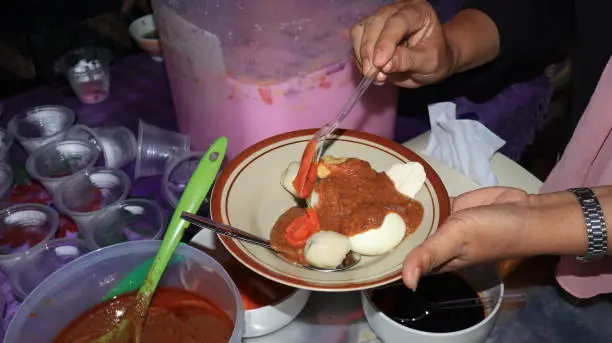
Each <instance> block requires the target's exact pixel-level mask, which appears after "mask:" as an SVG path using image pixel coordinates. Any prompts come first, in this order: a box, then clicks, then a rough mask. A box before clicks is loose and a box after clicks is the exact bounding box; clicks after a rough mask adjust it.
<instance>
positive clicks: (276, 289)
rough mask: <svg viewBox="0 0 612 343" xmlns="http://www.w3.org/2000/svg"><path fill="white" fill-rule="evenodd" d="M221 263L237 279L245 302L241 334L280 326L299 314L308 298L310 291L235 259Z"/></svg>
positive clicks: (262, 332) (260, 332)
mask: <svg viewBox="0 0 612 343" xmlns="http://www.w3.org/2000/svg"><path fill="white" fill-rule="evenodd" d="M223 266H224V267H225V269H226V270H227V272H228V273H229V274H230V276H231V277H232V279H233V280H234V282H235V283H236V286H237V287H238V291H239V292H240V297H241V299H242V304H243V305H244V311H245V313H244V316H245V330H244V337H259V336H263V335H267V334H270V333H272V332H275V331H278V330H280V329H281V328H283V327H285V326H286V325H288V324H289V323H291V322H292V321H293V320H294V319H295V318H296V317H297V316H298V315H299V314H300V312H301V311H302V309H304V306H306V303H307V302H308V299H309V298H310V291H308V290H304V289H296V288H293V287H289V286H286V285H283V284H280V283H278V282H275V281H272V280H269V279H266V278H264V277H262V276H260V275H258V274H256V273H255V272H253V271H251V270H250V269H248V268H246V267H245V266H243V265H242V264H241V263H240V262H238V261H236V260H234V259H231V260H230V261H228V262H225V263H223Z"/></svg>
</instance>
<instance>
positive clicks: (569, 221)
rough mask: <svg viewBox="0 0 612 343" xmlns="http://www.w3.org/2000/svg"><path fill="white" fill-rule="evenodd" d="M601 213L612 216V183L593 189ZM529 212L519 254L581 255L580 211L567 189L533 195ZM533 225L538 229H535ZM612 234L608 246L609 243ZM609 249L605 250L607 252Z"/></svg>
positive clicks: (583, 246) (583, 247)
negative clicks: (565, 190)
mask: <svg viewBox="0 0 612 343" xmlns="http://www.w3.org/2000/svg"><path fill="white" fill-rule="evenodd" d="M592 189H593V191H594V192H595V194H597V198H598V199H599V203H600V204H601V207H602V210H603V212H604V216H606V218H608V220H610V218H612V186H601V187H593V188H592ZM530 202H531V204H533V206H532V208H531V209H530V214H529V216H528V221H527V223H526V224H527V225H526V226H525V227H524V228H523V230H524V232H523V234H525V235H527V236H526V239H525V240H524V242H525V245H524V247H523V248H522V249H524V251H522V252H521V253H524V254H526V255H535V254H537V255H582V254H584V253H585V251H586V249H587V236H586V227H585V224H584V217H583V214H582V210H581V208H580V206H579V204H578V200H577V199H576V197H575V196H574V195H573V194H572V193H570V192H556V193H549V194H541V195H532V196H531V200H530ZM533 228H540V230H534V229H533ZM611 239H612V234H610V235H608V245H609V246H612V240H611ZM610 252H611V251H609V252H608V253H610Z"/></svg>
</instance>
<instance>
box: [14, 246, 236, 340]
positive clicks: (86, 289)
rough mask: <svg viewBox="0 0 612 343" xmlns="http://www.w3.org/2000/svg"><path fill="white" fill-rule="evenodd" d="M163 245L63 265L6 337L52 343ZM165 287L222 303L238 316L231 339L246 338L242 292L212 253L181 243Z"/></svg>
mask: <svg viewBox="0 0 612 343" xmlns="http://www.w3.org/2000/svg"><path fill="white" fill-rule="evenodd" d="M159 247H160V242H159V241H135V242H125V243H120V244H117V245H111V246H108V247H105V248H102V249H98V250H96V251H93V252H91V253H89V254H87V255H85V256H83V257H81V258H79V259H77V260H75V261H73V262H71V263H68V264H67V265H65V266H63V267H62V268H60V269H59V270H57V271H56V272H55V273H53V274H52V275H51V276H49V277H48V278H47V279H46V280H45V281H43V283H41V284H40V285H39V286H38V287H37V288H36V289H35V290H34V291H33V292H32V293H30V295H29V296H28V297H27V298H26V299H25V301H24V302H23V303H22V304H21V307H20V309H19V311H18V312H17V313H16V314H15V316H14V317H13V320H12V321H11V323H10V325H9V327H8V329H7V333H6V336H5V338H4V342H5V343H51V342H52V341H53V339H54V338H55V337H56V336H57V335H58V333H59V332H60V331H61V330H62V329H63V328H64V327H66V326H67V325H68V324H70V322H72V321H73V320H75V319H76V318H78V317H79V316H80V315H81V314H82V313H84V312H85V311H87V310H88V309H90V308H92V307H93V306H95V305H96V304H98V303H99V302H101V301H102V299H103V298H104V296H105V295H106V294H107V293H108V292H109V291H110V290H112V289H113V287H114V286H115V285H116V284H117V283H118V282H119V281H121V280H122V279H123V278H124V277H125V276H126V275H128V274H129V273H130V272H131V271H132V270H133V269H134V268H135V267H137V266H138V265H140V264H142V263H143V262H145V261H147V260H148V259H151V258H153V256H155V253H156V252H157V250H158V249H159ZM135 286H138V284H136V285H135ZM160 286H162V287H175V288H179V289H184V290H188V291H191V292H194V293H196V294H198V295H200V296H202V297H204V298H206V299H208V300H210V301H211V302H213V303H214V304H215V305H217V306H219V308H221V309H222V310H224V311H225V313H227V314H228V315H229V317H230V318H231V319H232V320H233V321H234V331H233V335H232V337H231V338H230V340H229V342H230V343H239V342H242V335H243V333H244V323H245V319H244V310H243V306H242V301H241V299H240V293H239V292H238V289H237V288H236V285H235V284H234V282H233V281H232V279H231V278H230V276H229V275H228V274H227V272H226V271H225V270H224V269H223V267H222V266H221V265H220V264H219V263H218V262H217V261H215V260H214V259H213V258H212V257H210V256H209V255H207V254H206V253H204V252H202V251H200V250H198V249H196V248H194V247H191V246H188V245H185V244H181V245H179V247H178V248H177V250H176V252H175V254H174V258H173V261H171V263H170V264H169V265H168V268H167V269H166V271H165V272H164V275H163V277H162V279H161V281H160ZM32 313H35V314H36V315H35V316H33V315H32Z"/></svg>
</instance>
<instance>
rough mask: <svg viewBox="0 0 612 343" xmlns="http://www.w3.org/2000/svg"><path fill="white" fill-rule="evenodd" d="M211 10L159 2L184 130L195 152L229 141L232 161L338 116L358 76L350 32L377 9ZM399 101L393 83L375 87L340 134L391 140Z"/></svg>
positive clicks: (313, 1)
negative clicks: (284, 134)
mask: <svg viewBox="0 0 612 343" xmlns="http://www.w3.org/2000/svg"><path fill="white" fill-rule="evenodd" d="M213 3H214V2H209V1H204V0H173V1H170V0H153V7H154V10H155V18H156V22H157V27H158V31H159V35H160V38H161V41H162V48H163V54H164V61H165V64H166V70H167V74H168V79H169V81H170V87H171V90H172V96H173V100H174V106H175V109H176V115H177V118H178V124H179V128H180V131H181V132H182V133H185V134H187V135H189V136H190V138H191V142H192V148H193V149H195V150H202V149H204V148H206V147H208V146H209V145H210V144H211V143H212V142H213V140H214V139H216V138H217V137H218V136H220V135H225V136H227V137H228V138H229V141H230V145H229V151H228V157H229V158H232V157H234V156H235V155H236V154H238V153H239V152H240V151H242V150H243V149H244V148H246V147H248V146H249V145H251V144H253V143H255V142H257V141H260V140H262V139H264V138H267V137H270V136H273V135H276V134H279V133H282V132H286V131H292V130H297V129H304V128H312V127H319V126H321V125H323V124H324V123H326V122H327V121H329V120H330V118H332V117H333V116H334V115H335V114H336V113H337V112H338V110H340V108H341V107H342V105H343V104H344V102H345V101H346V100H347V99H348V97H349V96H350V94H351V93H352V91H353V90H354V89H355V87H356V85H357V83H358V82H359V80H360V78H361V75H359V73H358V72H357V70H356V68H355V67H354V64H353V61H352V59H353V58H352V53H351V51H352V49H351V45H350V41H349V38H348V31H349V29H350V27H351V25H352V24H353V23H354V22H355V21H357V20H358V19H360V18H362V17H364V16H366V15H367V14H369V13H371V12H372V11H374V10H375V9H376V8H377V7H378V6H380V5H381V1H363V0H354V1H351V0H348V1H328V0H310V1H298V0H249V1H241V0H230V1H225V2H220V3H219V4H220V5H215V6H213V5H214V4H213ZM271 8H274V10H273V11H270V9H271ZM228 18H231V20H228ZM396 103H397V90H396V89H395V88H394V87H393V86H384V87H376V86H374V87H372V88H371V89H370V90H368V92H367V93H366V95H365V97H364V98H363V99H362V101H361V102H360V103H359V104H358V105H357V106H356V107H355V109H354V110H353V112H352V113H351V115H350V116H349V118H348V119H347V120H346V121H345V123H344V127H346V128H351V129H358V130H363V131H367V132H370V133H374V134H377V135H380V136H384V137H388V138H391V137H392V135H393V132H394V123H395V111H396Z"/></svg>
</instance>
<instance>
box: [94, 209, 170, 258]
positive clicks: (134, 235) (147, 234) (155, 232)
mask: <svg viewBox="0 0 612 343" xmlns="http://www.w3.org/2000/svg"><path fill="white" fill-rule="evenodd" d="M165 229H166V219H165V216H164V213H163V211H162V209H161V207H160V206H159V205H158V204H157V203H156V202H154V201H151V200H147V199H127V200H123V201H120V202H118V203H116V204H115V205H113V206H111V207H109V208H107V209H106V210H105V211H103V212H101V213H99V214H97V215H96V216H94V217H92V219H91V220H90V222H89V224H88V225H87V227H86V229H85V230H84V236H85V237H86V239H87V241H88V242H89V243H91V245H92V246H94V247H96V248H100V247H105V246H108V245H112V244H117V243H122V242H126V241H139V240H145V239H159V238H160V237H161V236H162V234H163V233H164V231H165Z"/></svg>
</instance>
